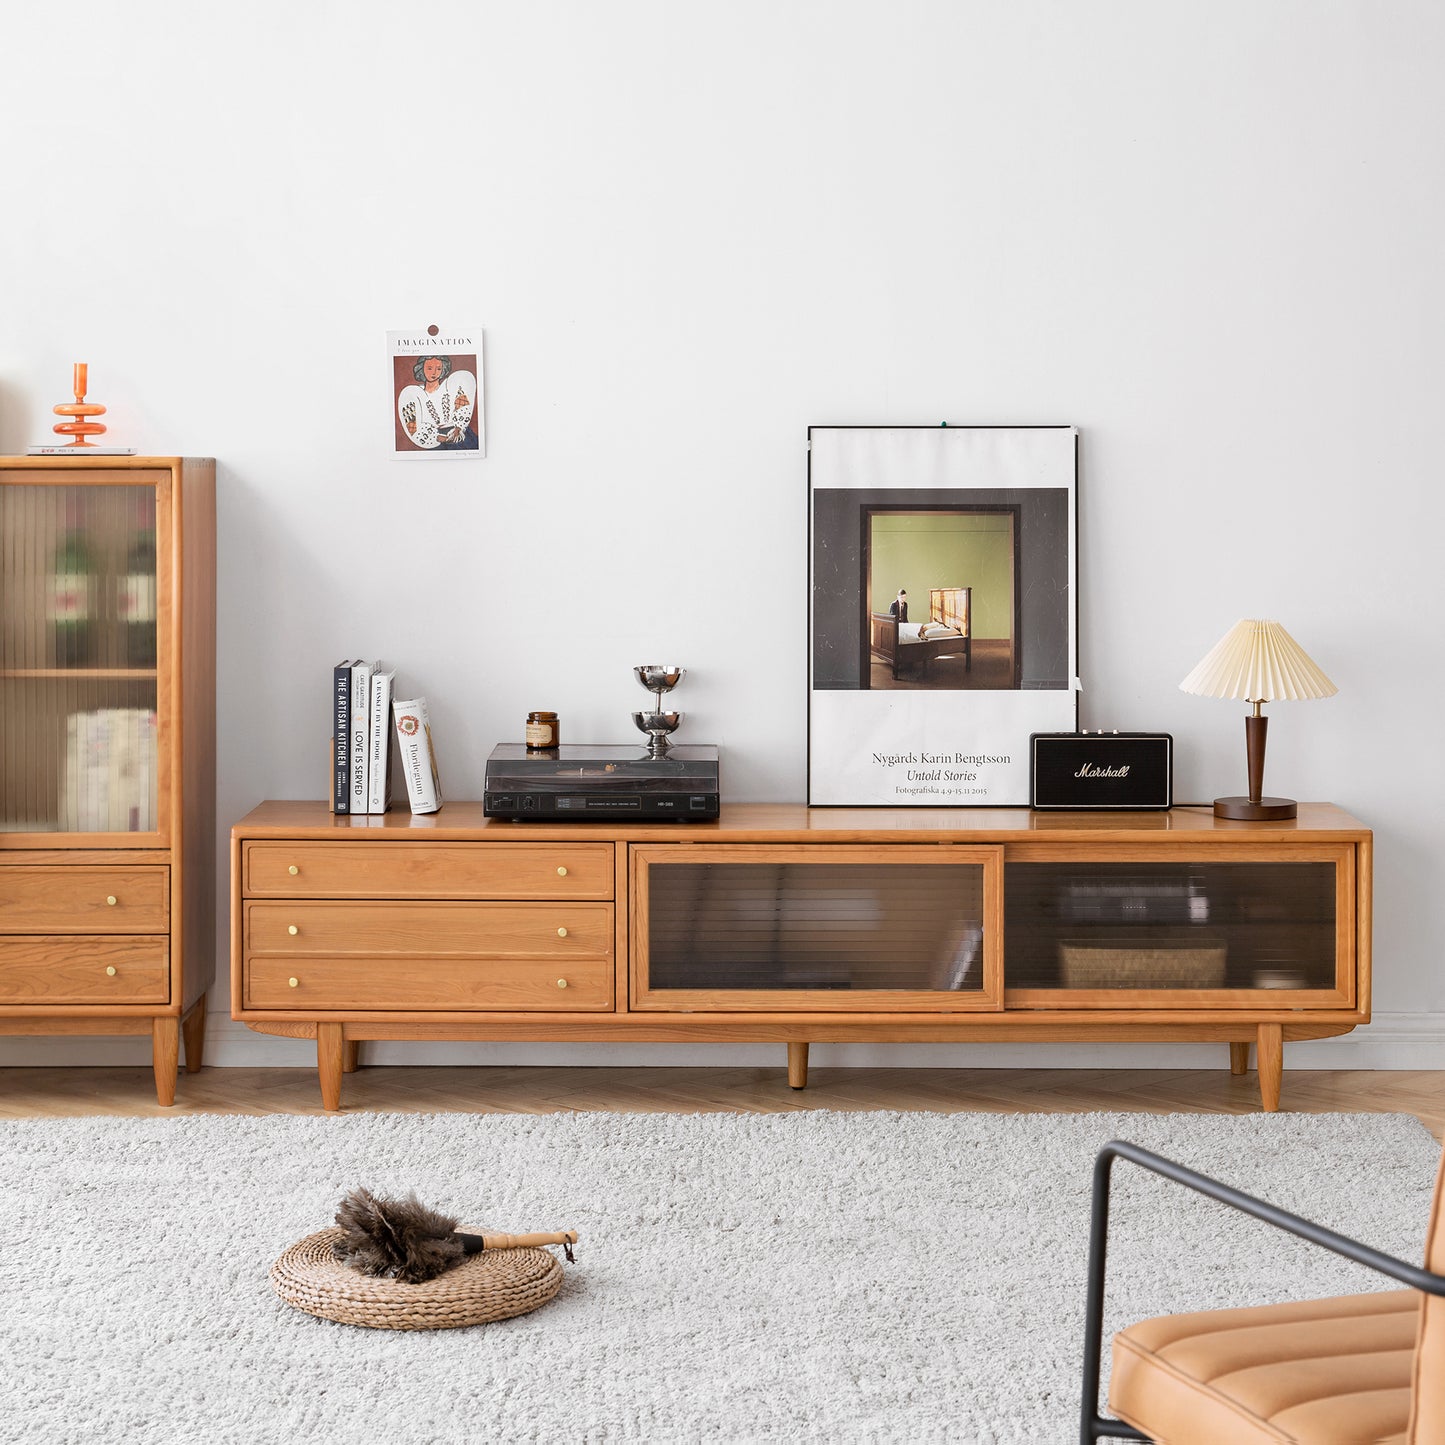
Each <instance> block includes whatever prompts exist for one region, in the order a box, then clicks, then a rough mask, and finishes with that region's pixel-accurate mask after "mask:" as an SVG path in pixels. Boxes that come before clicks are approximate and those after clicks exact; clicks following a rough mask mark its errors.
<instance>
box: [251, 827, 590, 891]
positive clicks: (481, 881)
mask: <svg viewBox="0 0 1445 1445" xmlns="http://www.w3.org/2000/svg"><path fill="white" fill-rule="evenodd" d="M244 853H245V859H244V867H245V874H244V883H243V885H242V886H243V891H244V892H245V893H246V894H248V895H252V896H261V897H268V898H520V899H529V898H587V899H608V898H611V897H612V866H613V848H612V845H611V844H610V843H423V842H408V843H368V842H363V841H361V840H360V839H357V840H355V841H351V842H346V843H340V842H338V843H273V842H270V841H269V840H268V841H265V842H252V843H246V844H245V845H244Z"/></svg>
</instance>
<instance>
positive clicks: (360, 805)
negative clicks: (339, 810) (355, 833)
mask: <svg viewBox="0 0 1445 1445" xmlns="http://www.w3.org/2000/svg"><path fill="white" fill-rule="evenodd" d="M370 731H371V664H370V663H369V662H360V661H358V662H354V663H353V664H352V666H351V811H352V812H353V813H365V812H367V811H368V809H367V799H368V797H369V796H370V792H369V790H368V788H367V785H366V770H367V764H368V762H369V760H370V758H371V739H370Z"/></svg>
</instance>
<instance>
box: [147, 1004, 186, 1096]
mask: <svg viewBox="0 0 1445 1445" xmlns="http://www.w3.org/2000/svg"><path fill="white" fill-rule="evenodd" d="M180 1058H181V1021H180V1019H178V1018H177V1017H176V1016H175V1015H174V1014H159V1015H157V1016H156V1017H155V1018H153V1019H152V1020H151V1065H152V1067H153V1068H154V1069H155V1072H156V1098H157V1100H159V1102H160V1103H162V1104H174V1103H175V1102H176V1065H177V1064H178V1063H179V1062H180Z"/></svg>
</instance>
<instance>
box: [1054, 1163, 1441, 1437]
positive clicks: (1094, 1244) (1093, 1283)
mask: <svg viewBox="0 0 1445 1445" xmlns="http://www.w3.org/2000/svg"><path fill="white" fill-rule="evenodd" d="M1115 1159H1127V1160H1128V1161H1129V1162H1130V1163H1131V1164H1137V1165H1139V1167H1140V1168H1141V1169H1148V1170H1150V1171H1152V1172H1153V1173H1155V1174H1160V1175H1163V1177H1164V1178H1165V1179H1171V1180H1173V1181H1174V1183H1176V1184H1182V1185H1184V1186H1185V1187H1186V1188H1187V1189H1193V1190H1195V1191H1197V1192H1198V1193H1200V1194H1203V1195H1206V1196H1208V1198H1210V1199H1216V1200H1218V1201H1219V1203H1221V1204H1227V1205H1229V1207H1230V1208H1231V1209H1238V1210H1240V1211H1242V1212H1243V1213H1245V1214H1249V1215H1253V1216H1254V1218H1255V1219H1262V1220H1263V1221H1264V1222H1265V1223H1266V1224H1272V1225H1273V1226H1274V1227H1275V1228H1276V1229H1283V1230H1286V1231H1288V1232H1289V1233H1290V1234H1294V1235H1298V1236H1299V1238H1301V1239H1305V1240H1308V1241H1309V1242H1310V1243H1311V1244H1317V1245H1320V1246H1321V1247H1322V1248H1324V1249H1330V1250H1333V1251H1334V1252H1335V1253H1336V1254H1342V1255H1344V1256H1345V1258H1346V1259H1352V1260H1354V1261H1355V1263H1356V1264H1363V1265H1365V1266H1366V1267H1367V1268H1369V1269H1373V1270H1375V1271H1377V1272H1378V1273H1380V1274H1386V1275H1389V1276H1390V1278H1391V1279H1395V1280H1398V1281H1399V1282H1400V1283H1401V1284H1407V1285H1409V1286H1410V1288H1411V1289H1417V1290H1421V1291H1423V1292H1424V1293H1425V1294H1431V1295H1439V1296H1445V1274H1431V1272H1430V1271H1429V1270H1427V1269H1421V1268H1420V1266H1419V1265H1414V1264H1407V1263H1406V1262H1405V1261H1404V1260H1403V1259H1396V1258H1395V1257H1394V1256H1393V1255H1389V1254H1382V1253H1381V1252H1380V1251H1379V1250H1377V1249H1371V1248H1370V1247H1369V1245H1366V1244H1361V1243H1360V1242H1359V1241H1358V1240H1356V1239H1351V1238H1350V1237H1349V1236H1348V1235H1344V1234H1336V1233H1335V1232H1334V1230H1332V1229H1325V1228H1324V1227H1323V1226H1321V1225H1318V1224H1315V1223H1314V1222H1313V1221H1312V1220H1309V1219H1301V1218H1300V1216H1299V1215H1298V1214H1290V1213H1288V1212H1287V1211H1286V1210H1283V1209H1276V1208H1275V1206H1274V1205H1272V1204H1267V1203H1266V1202H1265V1201H1264V1200H1262V1199H1256V1198H1255V1197H1254V1195H1252V1194H1244V1193H1242V1192H1241V1191H1240V1190H1238V1189H1231V1188H1230V1187H1229V1186H1228V1185H1227V1184H1221V1183H1220V1182H1219V1181H1218V1180H1217V1179H1211V1178H1210V1177H1209V1176H1208V1175H1207V1174H1198V1173H1196V1172H1195V1171H1194V1170H1193V1169H1186V1168H1185V1167H1184V1166H1183V1165H1182V1164H1176V1163H1175V1162H1174V1161H1173V1160H1172V1159H1166V1158H1165V1157H1164V1156H1163V1155H1162V1154H1155V1153H1153V1152H1151V1151H1150V1150H1148V1149H1141V1148H1140V1147H1139V1146H1138V1145H1137V1144H1131V1143H1129V1142H1128V1141H1127V1140H1124V1139H1114V1140H1111V1141H1110V1142H1109V1143H1108V1144H1105V1145H1104V1147H1103V1148H1102V1149H1100V1150H1099V1153H1098V1157H1097V1158H1096V1159H1095V1160H1094V1202H1093V1208H1092V1213H1091V1216H1090V1222H1089V1300H1088V1312H1087V1314H1086V1316H1085V1320H1084V1387H1083V1396H1082V1409H1081V1412H1080V1425H1079V1445H1092V1442H1093V1441H1095V1440H1144V1441H1148V1440H1149V1439H1150V1437H1149V1436H1148V1435H1145V1434H1142V1433H1141V1432H1140V1431H1138V1430H1136V1429H1135V1428H1134V1427H1133V1426H1132V1425H1126V1424H1125V1423H1124V1422H1123V1421H1122V1420H1110V1419H1107V1418H1105V1417H1104V1416H1101V1415H1100V1414H1099V1376H1100V1373H1101V1363H1102V1352H1103V1347H1104V1265H1105V1255H1106V1252H1107V1247H1108V1233H1109V1179H1110V1171H1111V1170H1112V1168H1113V1164H1114V1160H1115Z"/></svg>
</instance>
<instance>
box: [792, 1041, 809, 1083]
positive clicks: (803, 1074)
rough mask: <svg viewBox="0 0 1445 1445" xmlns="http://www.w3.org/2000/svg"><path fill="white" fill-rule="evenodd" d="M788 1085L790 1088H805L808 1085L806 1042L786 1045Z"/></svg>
mask: <svg viewBox="0 0 1445 1445" xmlns="http://www.w3.org/2000/svg"><path fill="white" fill-rule="evenodd" d="M788 1087H789V1088H790V1089H806V1088H807V1087H808V1046H807V1044H789V1045H788Z"/></svg>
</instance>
